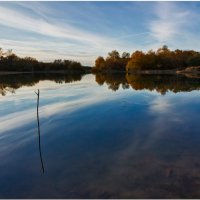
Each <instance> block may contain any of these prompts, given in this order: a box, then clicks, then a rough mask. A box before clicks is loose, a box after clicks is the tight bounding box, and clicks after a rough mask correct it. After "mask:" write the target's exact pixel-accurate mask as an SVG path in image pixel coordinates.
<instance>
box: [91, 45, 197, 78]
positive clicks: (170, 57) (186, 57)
mask: <svg viewBox="0 0 200 200" xmlns="http://www.w3.org/2000/svg"><path fill="white" fill-rule="evenodd" d="M191 66H192V67H191ZM199 66H200V52H197V51H194V50H179V49H176V50H174V51H172V50H170V49H169V48H168V47H167V46H166V45H164V46H163V47H162V48H159V49H157V50H156V51H153V50H150V51H148V52H146V53H145V52H142V51H135V52H133V53H132V55H130V53H127V52H124V53H123V54H122V55H120V54H119V52H118V51H116V50H114V51H112V52H110V53H108V56H107V57H106V58H104V57H102V56H100V57H98V58H97V59H96V61H95V66H94V67H93V68H92V72H94V73H97V72H106V73H109V72H125V73H135V74H174V73H177V72H179V73H180V72H182V73H189V72H190V73H191V72H193V73H199V71H200V67H199Z"/></svg>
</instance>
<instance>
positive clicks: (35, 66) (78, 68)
mask: <svg viewBox="0 0 200 200" xmlns="http://www.w3.org/2000/svg"><path fill="white" fill-rule="evenodd" d="M90 71H91V68H90V67H85V66H82V65H81V63H80V62H76V61H72V60H61V59H57V60H54V61H53V62H40V61H38V60H36V59H35V58H32V57H24V58H21V57H19V56H17V55H16V54H14V53H13V52H12V50H8V51H6V52H4V51H3V49H2V48H0V74H8V73H12V72H13V73H17V72H19V73H22V72H25V73H32V72H53V73H56V72H60V73H65V72H68V73H87V72H90Z"/></svg>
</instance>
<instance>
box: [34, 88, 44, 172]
mask: <svg viewBox="0 0 200 200" xmlns="http://www.w3.org/2000/svg"><path fill="white" fill-rule="evenodd" d="M35 94H36V95H37V125H38V142H39V152H40V161H41V165H42V172H43V173H44V164H43V160H42V151H41V144H40V120H39V112H38V109H39V98H40V90H38V92H35Z"/></svg>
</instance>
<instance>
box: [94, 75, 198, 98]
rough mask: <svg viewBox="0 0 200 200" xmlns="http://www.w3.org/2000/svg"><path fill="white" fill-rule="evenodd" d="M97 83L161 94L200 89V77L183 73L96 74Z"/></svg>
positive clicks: (110, 86) (115, 87) (115, 88)
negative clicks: (187, 75)
mask: <svg viewBox="0 0 200 200" xmlns="http://www.w3.org/2000/svg"><path fill="white" fill-rule="evenodd" d="M96 82H97V83H98V84H99V85H102V84H104V83H106V84H107V85H108V88H109V89H112V90H114V91H116V90H118V89H119V88H120V86H121V87H122V88H123V89H127V88H129V86H130V87H132V88H133V89H134V90H143V89H147V90H150V91H153V90H156V91H157V92H159V93H161V94H165V93H166V92H168V91H172V92H174V93H177V92H181V91H182V92H186V91H192V90H199V89H200V79H198V78H192V77H190V78H189V77H185V76H183V75H145V74H143V75H141V74H126V75H125V74H123V75H122V74H112V75H111V74H102V73H101V74H96Z"/></svg>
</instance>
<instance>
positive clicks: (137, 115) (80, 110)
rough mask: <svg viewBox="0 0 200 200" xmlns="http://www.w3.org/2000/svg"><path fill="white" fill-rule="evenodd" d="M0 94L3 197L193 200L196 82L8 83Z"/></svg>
mask: <svg viewBox="0 0 200 200" xmlns="http://www.w3.org/2000/svg"><path fill="white" fill-rule="evenodd" d="M42 77H43V76H42ZM19 80H20V81H19ZM31 80H32V81H31ZM33 80H35V81H33ZM0 85H1V94H2V96H0V161H1V162H0V198H194V197H196V198H200V131H199V130H200V117H199V116H200V92H199V88H200V79H186V78H183V77H182V78H180V77H166V76H165V77H164V76H163V77H162V76H146V77H144V76H140V77H130V76H129V77H128V76H119V75H118V76H117V77H105V76H100V75H99V76H96V77H95V76H94V75H85V76H83V77H81V76H80V77H79V75H77V76H76V77H75V78H70V77H67V78H66V77H64V78H63V77H61V78H60V79H59V76H58V77H57V78H53V79H52V78H51V76H49V77H45V78H44V77H43V78H41V77H39V78H38V77H32V78H31V77H30V75H29V76H25V75H24V76H19V75H18V77H17V76H16V75H15V76H2V77H1V81H0ZM36 89H40V107H39V120H40V130H41V138H40V139H41V153H42V159H43V163H44V173H43V172H42V169H41V161H40V154H39V149H38V129H37V115H36V103H37V96H36V94H35V93H34V91H35V90H36Z"/></svg>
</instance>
